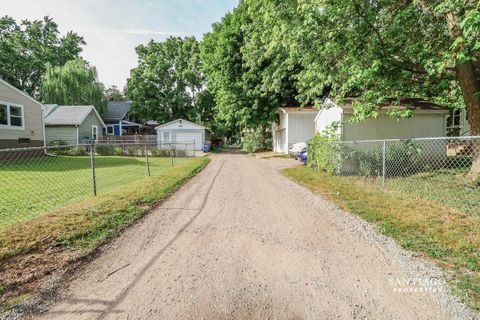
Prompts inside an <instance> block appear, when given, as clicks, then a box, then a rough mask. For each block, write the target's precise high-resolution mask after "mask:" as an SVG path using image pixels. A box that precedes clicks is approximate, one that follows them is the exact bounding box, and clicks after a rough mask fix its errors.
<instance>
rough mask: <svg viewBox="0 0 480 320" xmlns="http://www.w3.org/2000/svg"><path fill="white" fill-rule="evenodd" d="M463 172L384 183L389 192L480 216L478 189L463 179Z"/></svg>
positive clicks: (438, 172)
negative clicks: (399, 193)
mask: <svg viewBox="0 0 480 320" xmlns="http://www.w3.org/2000/svg"><path fill="white" fill-rule="evenodd" d="M466 173H467V171H466V170H462V169H441V170H436V171H431V172H426V173H419V174H416V175H412V176H409V177H403V178H396V179H389V180H387V186H388V188H389V189H393V190H398V191H401V192H404V193H406V194H410V195H412V196H417V197H422V198H424V199H428V200H431V201H434V202H436V203H439V204H442V205H446V206H449V207H451V208H455V209H458V210H460V211H463V212H466V213H469V214H474V215H477V216H480V187H479V186H472V185H471V183H469V181H468V180H467V179H466Z"/></svg>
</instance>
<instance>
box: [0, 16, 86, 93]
mask: <svg viewBox="0 0 480 320" xmlns="http://www.w3.org/2000/svg"><path fill="white" fill-rule="evenodd" d="M83 45H85V41H84V40H83V38H82V37H80V36H79V35H77V34H76V33H73V32H68V33H67V34H66V35H64V36H61V35H60V33H59V31H58V26H57V24H56V23H55V22H54V21H53V20H52V19H51V18H49V17H45V18H44V19H43V20H35V21H29V20H23V21H22V22H21V23H20V24H18V23H17V22H16V21H15V20H14V19H13V18H11V17H8V16H5V17H1V18H0V76H1V77H2V78H3V79H5V80H6V81H8V82H9V83H11V84H12V85H14V86H16V87H17V88H20V89H22V90H25V91H26V92H28V93H29V94H30V95H32V96H34V97H36V98H41V97H40V87H41V82H42V77H43V75H44V73H45V70H46V65H47V63H49V64H50V65H52V66H62V65H64V64H65V63H66V62H67V61H69V60H72V59H75V58H77V57H79V54H80V53H81V51H82V46H83Z"/></svg>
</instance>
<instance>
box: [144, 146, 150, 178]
mask: <svg viewBox="0 0 480 320" xmlns="http://www.w3.org/2000/svg"><path fill="white" fill-rule="evenodd" d="M145 158H146V160H147V175H148V176H149V177H150V159H149V158H148V148H147V143H146V142H145Z"/></svg>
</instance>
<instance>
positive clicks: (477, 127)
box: [447, 13, 480, 181]
mask: <svg viewBox="0 0 480 320" xmlns="http://www.w3.org/2000/svg"><path fill="white" fill-rule="evenodd" d="M447 22H448V29H449V31H450V35H451V36H452V38H453V39H454V40H455V39H457V38H458V37H461V36H463V34H462V30H461V29H460V28H459V26H458V18H457V16H456V15H455V14H454V13H449V14H447ZM462 49H464V48H462ZM455 70H456V76H457V80H458V82H459V84H460V88H461V89H462V94H463V99H464V100H465V106H466V108H467V115H468V123H469V125H470V133H471V135H472V136H480V98H478V97H476V94H479V93H480V81H479V79H480V75H478V74H477V72H476V70H475V65H474V63H473V61H467V62H465V63H458V64H457V65H456V67H455ZM472 144H473V146H472V147H473V148H472V152H473V154H472V156H473V163H472V167H471V169H470V172H469V174H468V178H469V179H470V180H472V181H476V180H478V179H479V178H480V141H479V140H474V141H473V142H472Z"/></svg>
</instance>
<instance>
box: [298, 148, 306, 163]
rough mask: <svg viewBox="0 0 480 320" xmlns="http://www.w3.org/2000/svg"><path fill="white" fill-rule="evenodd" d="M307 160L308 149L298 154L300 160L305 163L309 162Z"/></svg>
mask: <svg viewBox="0 0 480 320" xmlns="http://www.w3.org/2000/svg"><path fill="white" fill-rule="evenodd" d="M307 160H308V153H307V150H303V151H302V152H300V153H299V154H298V161H300V162H303V163H304V164H307Z"/></svg>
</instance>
